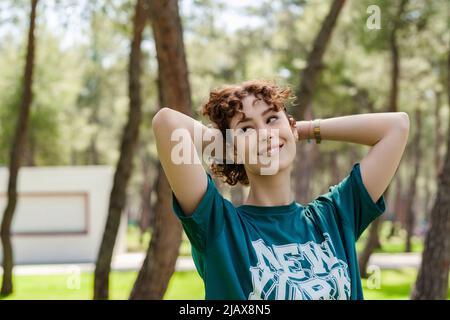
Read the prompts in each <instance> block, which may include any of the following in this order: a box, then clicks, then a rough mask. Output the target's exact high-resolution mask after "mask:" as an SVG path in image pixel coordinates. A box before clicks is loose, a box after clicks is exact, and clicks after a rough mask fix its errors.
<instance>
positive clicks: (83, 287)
mask: <svg viewBox="0 0 450 320" xmlns="http://www.w3.org/2000/svg"><path fill="white" fill-rule="evenodd" d="M136 277H137V272H136V271H113V272H111V275H110V299H111V300H125V299H128V296H129V294H130V292H131V289H132V287H133V284H134V281H135V280H136ZM73 279H74V278H73V276H71V275H70V274H67V275H64V274H57V275H23V276H22V275H21V276H14V293H13V294H12V295H9V296H8V297H6V298H5V299H6V300H49V299H51V300H90V299H92V296H93V295H92V290H93V283H94V275H93V273H81V274H80V277H79V286H78V285H77V283H76V281H73ZM191 297H192V298H191ZM164 299H168V300H176V299H204V289H203V282H202V280H201V278H200V276H199V275H198V274H197V273H196V272H193V271H192V272H176V273H175V274H174V275H173V276H172V278H171V279H170V281H169V285H168V288H167V291H166V294H165V296H164Z"/></svg>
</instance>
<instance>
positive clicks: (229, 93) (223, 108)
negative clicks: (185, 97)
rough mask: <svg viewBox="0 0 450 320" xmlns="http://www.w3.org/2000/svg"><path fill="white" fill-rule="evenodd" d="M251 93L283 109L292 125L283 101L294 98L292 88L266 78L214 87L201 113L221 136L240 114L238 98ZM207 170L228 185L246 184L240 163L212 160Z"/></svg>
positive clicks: (239, 99) (291, 117)
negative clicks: (236, 115)
mask: <svg viewBox="0 0 450 320" xmlns="http://www.w3.org/2000/svg"><path fill="white" fill-rule="evenodd" d="M251 94H253V95H254V96H255V97H257V98H261V99H263V100H264V102H265V103H267V104H268V105H269V106H272V107H273V108H274V109H275V110H276V111H280V110H284V112H285V114H286V117H287V119H288V120H289V123H290V125H291V126H293V125H295V122H296V121H295V119H294V117H293V116H292V115H290V114H289V113H288V112H287V111H286V102H287V101H288V100H291V99H294V98H295V96H294V95H293V94H292V90H291V89H290V88H289V87H280V86H278V85H277V84H276V83H275V82H273V81H270V80H248V81H245V82H242V83H240V84H231V85H225V86H223V87H221V88H215V89H213V90H212V91H211V92H210V94H209V99H208V101H207V102H205V103H204V104H203V105H202V106H201V109H202V110H201V111H202V114H203V115H204V116H207V117H208V118H209V120H210V121H211V122H213V123H214V124H215V125H216V127H217V128H218V129H219V130H220V131H221V132H222V136H223V137H224V139H225V133H226V129H230V120H231V118H233V117H234V115H235V114H236V113H241V115H242V117H243V116H244V113H243V112H242V108H243V105H242V99H243V98H244V97H246V96H248V95H251ZM224 152H225V146H224ZM224 154H225V153H224ZM211 171H212V172H213V174H214V175H215V176H217V177H219V178H221V180H222V181H223V182H225V183H228V184H229V185H231V186H234V185H236V184H237V183H238V182H240V183H241V184H242V185H246V186H247V185H249V181H248V177H247V173H246V171H245V168H244V165H243V164H238V163H216V162H213V163H212V164H211Z"/></svg>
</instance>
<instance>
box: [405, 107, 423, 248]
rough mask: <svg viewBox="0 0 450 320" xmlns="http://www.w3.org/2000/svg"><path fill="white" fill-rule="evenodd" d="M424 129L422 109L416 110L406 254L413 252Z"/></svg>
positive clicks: (407, 213) (407, 211)
mask: <svg viewBox="0 0 450 320" xmlns="http://www.w3.org/2000/svg"><path fill="white" fill-rule="evenodd" d="M421 128H422V118H421V112H420V109H416V133H415V135H414V142H413V145H414V170H413V174H412V177H411V181H410V186H411V187H410V190H409V193H408V197H409V201H408V202H407V208H406V217H405V218H406V242H405V252H411V251H412V248H411V238H412V236H413V235H414V226H415V222H416V208H415V207H414V200H415V199H416V193H417V183H418V178H419V171H420V161H421V158H422V150H421V147H420V135H421Z"/></svg>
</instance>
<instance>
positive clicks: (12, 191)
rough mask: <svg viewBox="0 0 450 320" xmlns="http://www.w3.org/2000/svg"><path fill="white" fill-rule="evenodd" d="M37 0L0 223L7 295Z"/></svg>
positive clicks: (33, 2) (30, 93)
mask: <svg viewBox="0 0 450 320" xmlns="http://www.w3.org/2000/svg"><path fill="white" fill-rule="evenodd" d="M37 3H38V0H31V12H30V25H29V29H28V44H27V54H26V61H25V70H24V75H23V94H22V101H21V104H20V111H19V117H18V119H17V125H16V130H15V134H14V140H13V141H12V148H11V151H10V162H9V181H8V203H7V205H6V208H5V211H4V214H3V219H2V225H1V231H0V232H1V239H2V247H3V282H2V289H1V293H0V294H1V295H9V294H11V293H12V292H13V283H12V269H13V265H14V257H13V248H12V244H11V224H12V221H13V216H14V211H15V209H16V205H17V177H18V174H19V168H20V165H21V161H22V158H23V156H24V152H25V148H26V138H27V130H28V121H29V115H30V108H31V104H32V102H33V70H34V58H35V53H34V51H35V50H34V49H35V38H34V29H35V25H36V7H37Z"/></svg>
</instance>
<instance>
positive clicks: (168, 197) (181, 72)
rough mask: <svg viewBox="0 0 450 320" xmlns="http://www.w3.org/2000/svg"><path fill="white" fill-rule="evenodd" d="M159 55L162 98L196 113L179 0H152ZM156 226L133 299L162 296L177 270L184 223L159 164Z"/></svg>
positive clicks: (151, 10) (159, 81)
mask: <svg viewBox="0 0 450 320" xmlns="http://www.w3.org/2000/svg"><path fill="white" fill-rule="evenodd" d="M147 2H148V4H149V8H150V9H149V11H150V19H151V22H152V27H153V28H152V29H153V35H154V39H155V45H156V56H157V59H158V88H159V100H160V102H161V105H162V106H167V107H173V108H174V109H175V110H177V111H180V112H183V113H185V114H187V115H189V116H192V107H191V92H190V87H189V80H188V68H187V62H186V56H185V50H184V42H183V30H182V25H181V19H180V16H179V11H178V1H176V0H165V1H162V0H148V1H147ZM156 193H157V202H156V205H155V209H154V212H155V228H154V230H153V234H152V238H151V240H150V244H149V246H148V250H147V255H146V257H145V260H144V263H143V265H142V267H141V270H140V271H139V274H138V277H137V279H136V282H135V283H134V287H133V290H132V291H131V294H130V299H162V298H163V296H164V293H165V291H166V289H167V284H168V282H169V280H170V278H171V276H172V274H173V272H174V271H175V263H176V261H177V257H178V252H179V248H180V244H181V237H182V227H181V223H180V221H179V220H178V218H177V217H176V216H175V213H174V212H173V208H172V191H171V189H170V185H169V183H168V181H167V177H166V175H165V173H164V170H163V168H162V166H161V165H159V166H158V177H157V188H156Z"/></svg>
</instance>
